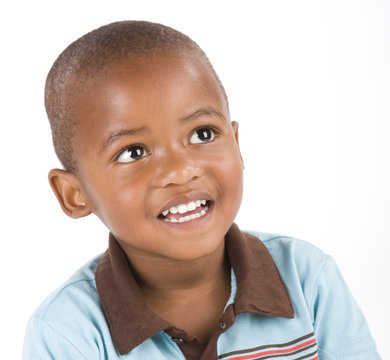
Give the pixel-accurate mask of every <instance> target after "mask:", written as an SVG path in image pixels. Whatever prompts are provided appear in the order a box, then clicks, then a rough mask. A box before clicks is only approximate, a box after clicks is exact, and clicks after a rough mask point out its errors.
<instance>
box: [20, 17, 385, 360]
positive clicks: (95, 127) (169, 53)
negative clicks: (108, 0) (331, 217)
mask: <svg viewBox="0 0 390 360" xmlns="http://www.w3.org/2000/svg"><path fill="white" fill-rule="evenodd" d="M45 105H46V109H47V113H48V117H49V120H50V123H51V127H52V133H53V142H54V146H55V150H56V153H57V155H58V157H59V159H60V160H61V162H62V164H63V166H64V169H65V170H60V169H54V170H51V171H50V173H49V180H50V184H51V186H52V189H53V191H54V193H55V194H56V196H57V199H58V201H59V203H60V205H61V207H62V209H63V211H64V212H65V213H66V214H67V215H69V216H71V217H74V218H79V217H82V216H86V215H88V214H90V213H94V214H95V215H96V216H98V217H99V218H100V219H101V220H102V221H103V223H104V224H105V225H106V226H107V227H108V229H109V231H110V237H109V248H108V250H107V252H106V253H105V254H103V255H102V256H98V257H97V258H95V259H94V260H93V261H91V262H90V263H88V264H87V265H86V266H84V267H83V268H82V269H81V270H79V271H78V272H77V273H76V274H75V275H74V276H73V277H72V278H71V279H70V280H69V281H68V282H67V283H66V284H65V285H63V286H62V287H61V288H60V289H59V290H57V291H56V292H55V293H54V294H53V295H51V297H49V298H48V299H47V300H46V301H45V302H44V303H43V304H42V305H41V307H40V308H39V309H38V310H37V311H36V313H35V314H34V316H33V317H32V319H31V320H30V322H29V325H28V329H27V335H26V340H25V347H24V359H122V358H123V359H153V360H157V359H190V360H195V359H202V360H211V359H225V360H233V359H235V360H238V359H269V358H277V359H290V360H294V359H295V360H297V359H310V360H313V359H318V358H319V359H321V360H326V359H329V360H330V359H354V360H358V359H364V360H370V359H379V356H378V354H377V353H376V351H375V345H374V342H373V340H372V339H371V336H370V333H369V330H368V327H367V324H366V322H365V320H364V318H363V316H362V314H361V312H360V310H359V309H358V307H357V305H356V304H355V302H354V300H353V299H352V297H351V295H350V294H349V292H348V290H347V288H346V286H345V284H344V282H343V281H342V279H341V277H340V275H339V273H338V271H337V268H336V266H335V264H334V262H333V261H332V260H331V259H330V258H329V257H328V256H326V255H324V254H323V253H322V252H320V251H319V250H317V249H315V248H314V247H312V246H311V245H309V244H307V243H305V242H302V241H299V240H296V239H291V238H287V237H280V236H272V235H269V234H263V233H258V234H248V233H243V232H241V231H240V230H239V229H238V227H237V226H236V225H235V224H233V221H234V218H235V215H236V213H237V211H238V208H239V206H240V202H241V196H242V170H243V164H242V159H241V156H240V151H239V147H238V125H237V123H236V122H231V121H230V118H229V110H228V103H227V97H226V94H225V92H224V89H223V86H222V84H221V82H220V81H219V79H218V77H217V75H216V73H215V72H214V70H213V68H212V66H211V64H210V62H209V61H208V59H207V57H206V56H205V54H204V53H203V51H202V50H201V49H200V48H199V47H198V46H197V45H196V44H195V43H194V42H193V41H192V40H190V39H189V38H188V37H186V36H185V35H183V34H181V33H179V32H177V31H175V30H173V29H170V28H167V27H165V26H162V25H159V24H153V23H148V22H137V21H133V22H131V21H127V22H119V23H113V24H110V25H107V26H104V27H102V28H99V29H97V30H95V31H93V32H91V33H89V34H87V35H85V36H84V37H82V38H80V39H78V40H77V41H76V42H74V43H73V44H71V45H70V46H69V47H68V48H67V49H66V50H65V51H64V52H63V53H62V54H61V55H60V56H59V58H58V59H57V60H56V62H55V63H54V65H53V67H52V69H51V71H50V73H49V75H48V78H47V82H46V91H45ZM259 239H260V240H262V241H260V240H259Z"/></svg>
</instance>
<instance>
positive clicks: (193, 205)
mask: <svg viewBox="0 0 390 360" xmlns="http://www.w3.org/2000/svg"><path fill="white" fill-rule="evenodd" d="M187 209H188V211H193V210H195V209H196V203H195V201H191V202H189V203H188V204H187Z"/></svg>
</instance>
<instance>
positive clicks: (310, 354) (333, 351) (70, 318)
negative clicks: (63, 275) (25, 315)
mask: <svg viewBox="0 0 390 360" xmlns="http://www.w3.org/2000/svg"><path fill="white" fill-rule="evenodd" d="M259 239H260V240H261V241H260V240H259ZM226 250H227V252H228V256H229V260H230V263H231V266H232V271H231V296H230V299H229V301H228V303H227V304H226V307H225V311H224V314H223V315H222V317H221V321H220V322H219V324H218V326H217V328H216V330H215V333H214V335H213V336H212V338H211V340H210V342H209V343H208V344H202V343H201V341H200V340H199V339H197V338H194V337H191V336H190V335H189V334H187V333H186V332H185V331H183V330H181V329H177V328H176V327H174V326H173V325H171V324H169V323H168V322H166V321H165V320H164V319H161V318H160V317H159V316H158V315H156V314H155V313H153V312H152V311H151V310H150V308H149V307H148V306H147V304H146V301H145V299H144V298H143V296H142V293H141V291H140V289H139V288H138V286H137V284H136V282H135V280H134V278H133V276H132V274H131V269H130V267H129V265H128V262H127V258H126V256H125V254H124V253H123V251H122V250H121V249H120V247H119V245H118V243H117V242H116V240H115V239H114V238H113V237H112V236H110V243H109V249H108V250H107V252H106V253H105V254H103V255H100V256H98V257H96V258H95V259H93V260H92V261H90V262H89V263H87V264H86V265H85V266H84V267H82V268H81V269H80V270H79V271H78V272H77V273H76V274H75V275H74V276H73V277H72V278H70V279H69V281H67V282H66V283H65V284H64V285H63V286H61V287H60V288H59V289H58V290H56V291H55V292H54V293H53V294H52V295H51V296H49V297H48V298H47V299H46V300H45V301H44V302H43V303H42V304H41V306H40V307H39V308H38V309H37V311H36V312H35V313H34V314H33V316H32V317H31V319H30V321H29V323H28V326H27V332H26V337H25V344H24V350H23V359H24V360H41V359H42V360H46V359H56V360H77V359H88V360H94V359H96V360H97V359H126V360H127V359H129V360H130V359H133V360H134V359H139V360H140V359H141V360H145V359H146V360H149V359H150V360H159V359H172V360H175V359H181V360H183V359H187V360H195V359H201V360H214V359H223V360H250V359H253V360H255V359H276V360H283V359H284V360H304V359H307V360H315V359H320V360H347V359H348V360H375V359H380V357H379V355H378V354H377V352H376V350H375V343H374V341H373V339H372V337H371V335H370V332H369V329H368V326H367V323H366V321H365V319H364V317H363V315H362V313H361V311H360V309H359V308H358V306H357V304H356V302H355V301H354V299H353V298H352V296H351V294H350V292H349V290H348V288H347V286H346V284H345V283H344V281H343V279H342V277H341V275H340V273H339V271H338V269H337V267H336V265H335V263H334V261H333V260H332V258H331V257H329V256H328V255H325V254H324V253H323V252H321V251H320V250H318V249H317V248H315V247H314V246H312V245H310V244H308V243H306V242H304V241H301V240H297V239H294V238H290V237H285V236H276V235H271V234H266V233H254V232H252V233H243V232H241V231H240V230H239V229H238V227H237V226H236V225H233V226H232V228H231V229H230V230H229V232H228V233H227V235H226Z"/></svg>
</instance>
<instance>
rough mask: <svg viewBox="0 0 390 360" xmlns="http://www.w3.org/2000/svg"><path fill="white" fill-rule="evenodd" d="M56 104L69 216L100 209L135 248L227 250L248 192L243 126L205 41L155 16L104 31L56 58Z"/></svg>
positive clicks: (58, 177) (58, 174)
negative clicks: (230, 231)
mask: <svg viewBox="0 0 390 360" xmlns="http://www.w3.org/2000/svg"><path fill="white" fill-rule="evenodd" d="M133 31H134V33H133ZM46 107H47V111H48V114H49V118H50V121H51V124H52V131H53V138H54V143H55V146H56V151H57V154H58V156H59V157H60V159H61V161H62V162H63V164H64V166H65V169H66V170H59V169H54V170H52V171H51V172H50V174H49V179H50V183H51V185H52V188H53V190H54V192H55V194H56V196H57V198H58V200H59V202H60V204H61V206H62V208H63V210H64V211H65V213H66V214H68V215H70V216H72V217H76V218H77V217H81V216H85V215H87V214H89V213H90V212H93V213H94V214H95V215H97V216H98V217H99V218H100V219H101V220H102V221H103V223H104V224H105V225H106V226H107V227H108V228H109V229H110V231H111V233H112V234H113V235H114V236H115V237H116V239H117V240H118V241H119V243H120V244H121V246H122V248H123V249H124V250H125V251H126V252H127V254H130V253H131V254H138V255H148V256H151V255H152V256H154V257H156V256H157V257H163V258H170V259H176V260H177V259H180V260H185V259H187V260H188V259H196V258H199V257H202V256H205V255H207V254H210V253H212V252H213V251H216V249H217V248H220V247H221V246H222V244H223V238H224V235H225V234H226V232H227V230H228V229H229V227H230V226H231V224H232V222H233V220H234V217H235V215H236V213H237V211H238V208H239V205H240V202H241V196H242V161H241V156H240V152H239V149H238V141H237V138H238V134H237V127H238V125H237V123H235V122H230V118H229V111H228V105H227V100H226V95H225V92H224V90H223V87H222V85H221V83H220V82H219V80H218V77H217V75H216V74H215V72H214V70H213V68H212V67H211V64H210V63H209V61H208V59H207V58H206V56H205V55H204V53H203V52H202V50H200V48H199V47H198V46H197V45H196V44H195V43H194V42H192V41H191V40H189V39H188V38H187V37H186V36H185V35H182V34H180V33H178V32H176V31H175V30H172V29H170V28H166V27H164V26H162V25H157V24H151V23H146V22H122V23H114V24H111V25H107V26H105V27H102V28H100V29H97V30H95V31H94V32H92V33H89V34H87V35H86V36H84V37H82V38H80V39H79V40H77V41H76V42H75V43H73V44H72V45H70V47H69V48H68V49H67V50H65V52H64V53H63V54H62V55H60V57H59V59H58V60H57V61H56V63H55V64H54V65H53V68H52V70H51V71H50V73H49V76H48V80H47V85H46ZM61 156H62V157H61Z"/></svg>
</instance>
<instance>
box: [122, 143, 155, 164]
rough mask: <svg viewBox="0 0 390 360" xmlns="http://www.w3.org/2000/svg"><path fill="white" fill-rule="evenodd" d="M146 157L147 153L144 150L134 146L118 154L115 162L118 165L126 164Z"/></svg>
mask: <svg viewBox="0 0 390 360" xmlns="http://www.w3.org/2000/svg"><path fill="white" fill-rule="evenodd" d="M146 155H148V152H147V151H146V150H145V148H143V147H142V146H140V145H134V146H130V147H128V148H127V149H125V150H124V151H122V152H121V153H120V154H119V156H118V159H117V161H118V162H120V163H128V162H132V161H137V160H139V159H142V158H143V157H144V156H146Z"/></svg>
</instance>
